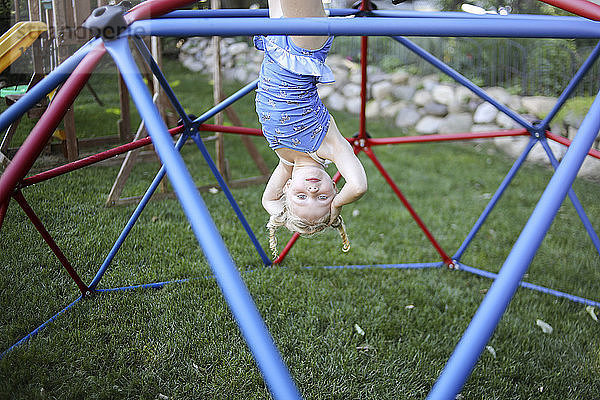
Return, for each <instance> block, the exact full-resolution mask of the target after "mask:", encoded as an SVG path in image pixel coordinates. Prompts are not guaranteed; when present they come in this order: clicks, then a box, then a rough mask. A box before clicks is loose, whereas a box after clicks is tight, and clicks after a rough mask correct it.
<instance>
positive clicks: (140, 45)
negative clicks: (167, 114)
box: [133, 36, 191, 127]
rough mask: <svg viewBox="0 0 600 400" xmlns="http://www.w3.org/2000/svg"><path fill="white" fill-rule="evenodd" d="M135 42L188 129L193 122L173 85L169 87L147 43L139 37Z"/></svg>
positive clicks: (135, 38)
mask: <svg viewBox="0 0 600 400" xmlns="http://www.w3.org/2000/svg"><path fill="white" fill-rule="evenodd" d="M133 42H134V43H135V45H136V47H137V48H138V50H139V52H140V54H141V55H142V57H143V58H144V60H145V61H146V64H147V65H148V66H149V67H150V69H151V70H152V73H153V74H154V76H156V79H157V80H158V82H159V84H160V86H161V87H162V88H163V90H164V91H165V94H166V95H167V97H168V98H169V101H170V102H171V104H172V105H173V107H174V108H175V111H177V114H179V116H180V117H181V119H182V121H184V122H185V125H186V127H188V125H189V123H190V122H191V121H190V118H189V117H188V115H187V113H186V112H185V110H184V109H183V106H182V105H181V103H180V102H179V100H178V99H177V96H175V93H174V92H173V89H172V88H171V85H169V82H167V79H166V78H165V76H164V74H163V73H162V71H161V70H160V67H159V66H158V64H157V63H156V61H155V60H154V58H153V57H152V54H151V53H150V50H148V47H147V46H146V43H144V41H143V40H142V39H141V38H140V37H139V36H134V37H133Z"/></svg>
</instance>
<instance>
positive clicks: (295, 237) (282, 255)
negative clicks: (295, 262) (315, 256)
mask: <svg viewBox="0 0 600 400" xmlns="http://www.w3.org/2000/svg"><path fill="white" fill-rule="evenodd" d="M299 237H300V235H299V234H298V233H296V232H295V233H294V234H293V235H292V238H291V239H290V241H289V242H288V243H287V244H286V245H285V247H284V248H283V250H282V251H281V253H279V256H278V257H277V258H276V259H275V260H273V264H279V263H280V262H282V261H283V259H284V258H285V256H287V253H289V251H290V250H291V248H292V246H293V245H294V243H296V240H298V238H299Z"/></svg>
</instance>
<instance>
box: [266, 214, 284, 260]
mask: <svg viewBox="0 0 600 400" xmlns="http://www.w3.org/2000/svg"><path fill="white" fill-rule="evenodd" d="M282 218H285V216H284V215H283V213H282V214H280V215H271V217H270V218H269V222H267V229H269V248H270V249H271V253H272V254H273V259H276V258H277V256H278V255H279V253H278V252H277V236H276V235H275V232H276V231H277V228H278V227H280V226H281V225H283V221H282Z"/></svg>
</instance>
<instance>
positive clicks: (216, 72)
mask: <svg viewBox="0 0 600 400" xmlns="http://www.w3.org/2000/svg"><path fill="white" fill-rule="evenodd" d="M210 5H211V8H212V9H213V10H217V9H219V8H221V0H211V1H210ZM212 46H213V53H214V63H213V100H214V104H215V105H217V104H219V103H220V102H221V99H222V98H223V84H222V81H221V37H220V36H213V38H212ZM215 124H216V125H223V113H218V114H216V115H215ZM215 135H216V142H215V153H216V158H217V160H216V161H217V168H218V169H219V172H220V173H221V175H222V176H223V179H225V182H227V181H229V175H230V174H229V169H228V168H227V160H226V159H225V141H224V138H223V133H222V132H215Z"/></svg>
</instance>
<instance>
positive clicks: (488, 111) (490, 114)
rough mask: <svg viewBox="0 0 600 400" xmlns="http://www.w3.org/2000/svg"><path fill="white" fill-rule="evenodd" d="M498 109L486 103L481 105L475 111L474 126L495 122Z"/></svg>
mask: <svg viewBox="0 0 600 400" xmlns="http://www.w3.org/2000/svg"><path fill="white" fill-rule="evenodd" d="M496 115H498V109H497V108H496V107H494V106H493V105H491V104H490V103H488V102H485V103H481V104H480V105H479V107H477V109H476V110H475V114H474V115H473V121H474V122H475V123H476V124H487V123H490V122H492V121H494V120H496Z"/></svg>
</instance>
